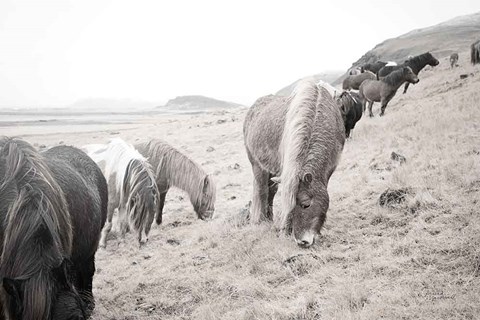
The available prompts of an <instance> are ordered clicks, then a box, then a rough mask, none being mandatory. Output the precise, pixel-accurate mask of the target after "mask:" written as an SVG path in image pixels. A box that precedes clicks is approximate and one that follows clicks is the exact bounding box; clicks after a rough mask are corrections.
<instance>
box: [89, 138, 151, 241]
mask: <svg viewBox="0 0 480 320" xmlns="http://www.w3.org/2000/svg"><path fill="white" fill-rule="evenodd" d="M83 150H84V151H85V152H87V153H88V155H89V156H90V157H91V158H92V159H93V161H95V162H96V163H97V164H98V166H99V167H100V168H101V169H102V172H103V174H104V175H105V178H106V180H107V183H108V191H109V192H108V214H107V223H106V224H105V227H104V228H103V230H102V238H101V239H100V245H101V246H102V247H105V246H106V245H107V236H108V233H109V232H110V230H111V229H112V218H113V213H114V211H115V209H118V213H119V222H120V232H121V234H122V236H123V235H125V233H126V232H127V231H128V225H129V223H128V222H130V223H131V225H132V227H133V229H134V230H135V231H137V232H138V241H139V243H142V236H143V234H145V240H148V233H149V232H150V228H151V226H152V222H153V219H154V217H155V215H156V213H157V210H158V203H159V199H158V197H159V192H158V188H157V184H156V183H155V175H154V173H153V170H152V167H151V165H150V164H149V163H148V161H147V159H146V158H145V157H143V156H142V155H141V154H140V153H139V152H138V151H137V150H136V149H135V148H134V147H133V146H131V145H130V144H127V143H126V142H125V141H123V140H122V139H120V138H115V139H112V140H110V142H109V143H108V144H91V145H86V146H83Z"/></svg>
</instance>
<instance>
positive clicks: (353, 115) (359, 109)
mask: <svg viewBox="0 0 480 320" xmlns="http://www.w3.org/2000/svg"><path fill="white" fill-rule="evenodd" d="M336 100H337V103H338V104H339V105H340V108H341V110H342V116H343V120H344V122H345V136H346V137H347V138H348V137H350V131H351V130H353V128H355V124H356V123H357V122H358V121H359V120H360V119H361V118H362V113H363V100H362V98H360V95H359V94H358V93H356V92H354V91H343V92H342V93H341V94H340V96H338V97H337V98H336Z"/></svg>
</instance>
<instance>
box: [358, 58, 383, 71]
mask: <svg viewBox="0 0 480 320" xmlns="http://www.w3.org/2000/svg"><path fill="white" fill-rule="evenodd" d="M386 64H387V62H383V61H380V60H379V61H376V62H373V63H366V64H364V65H363V66H362V67H361V68H360V70H361V72H362V73H363V72H366V71H370V72H373V73H374V74H376V73H377V72H378V70H380V69H382V68H383V67H384V66H385V65H386Z"/></svg>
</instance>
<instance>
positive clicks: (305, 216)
mask: <svg viewBox="0 0 480 320" xmlns="http://www.w3.org/2000/svg"><path fill="white" fill-rule="evenodd" d="M328 205H329V197H328V193H327V188H326V186H325V185H323V183H322V182H321V181H320V179H318V178H317V177H315V176H314V175H312V174H311V173H308V172H307V173H305V174H304V175H303V177H302V178H301V179H300V182H299V185H298V191H297V196H296V204H295V207H294V209H293V213H292V221H291V231H292V233H293V236H294V238H295V241H296V242H297V244H298V245H299V246H300V247H303V248H308V247H310V246H311V245H312V244H314V242H315V238H316V237H317V235H318V234H320V229H321V228H322V226H323V223H324V221H325V217H326V214H327V210H328Z"/></svg>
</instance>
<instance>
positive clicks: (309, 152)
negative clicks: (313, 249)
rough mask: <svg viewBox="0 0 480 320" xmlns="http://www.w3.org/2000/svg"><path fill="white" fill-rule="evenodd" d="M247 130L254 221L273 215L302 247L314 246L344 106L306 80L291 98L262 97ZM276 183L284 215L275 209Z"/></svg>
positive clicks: (249, 117) (339, 139)
mask: <svg viewBox="0 0 480 320" xmlns="http://www.w3.org/2000/svg"><path fill="white" fill-rule="evenodd" d="M243 133H244V139H245V147H246V150H247V155H248V158H249V160H250V163H251V164H252V169H253V176H254V179H253V200H252V207H251V213H250V220H251V221H252V222H253V223H259V222H260V221H263V220H272V219H273V220H274V221H275V225H276V226H277V227H278V228H280V229H283V230H285V231H286V232H288V233H289V232H292V231H293V235H294V238H295V240H296V242H297V244H298V245H299V246H302V247H309V246H311V245H312V244H313V243H314V241H315V237H316V235H317V234H318V233H319V232H320V229H321V227H322V225H323V223H324V221H325V217H326V213H327V210H328V206H329V196H328V192H327V185H328V181H329V179H330V176H331V175H332V173H333V171H334V170H335V168H336V166H337V163H338V161H339V158H340V154H341V152H342V150H343V145H344V143H345V127H344V123H343V119H342V115H341V112H340V108H339V107H338V105H337V104H336V102H335V101H334V100H333V98H332V97H331V96H330V94H329V93H328V91H327V90H325V89H324V88H322V87H319V86H317V85H316V84H315V82H314V81H305V80H304V81H301V82H300V83H299V84H298V85H297V87H296V89H295V91H294V93H293V94H292V96H290V97H280V96H273V95H269V96H265V97H262V98H260V99H258V100H257V101H256V102H255V103H254V105H253V106H252V107H251V108H250V110H249V111H248V113H247V116H246V118H245V122H244V126H243ZM274 177H280V178H279V179H278V178H277V179H274ZM277 183H280V189H281V214H278V213H276V214H274V212H273V199H274V197H275V193H276V192H277V188H278V185H277Z"/></svg>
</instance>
